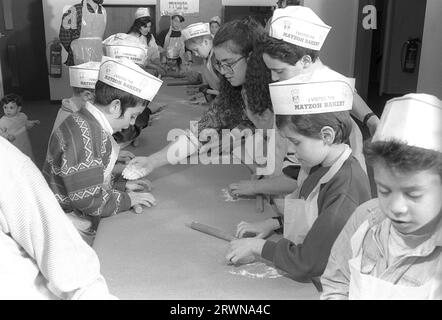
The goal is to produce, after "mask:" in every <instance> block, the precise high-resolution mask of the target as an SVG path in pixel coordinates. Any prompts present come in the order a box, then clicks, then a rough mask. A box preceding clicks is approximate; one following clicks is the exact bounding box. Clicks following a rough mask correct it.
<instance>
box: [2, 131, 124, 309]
mask: <svg viewBox="0 0 442 320" xmlns="http://www.w3.org/2000/svg"><path fill="white" fill-rule="evenodd" d="M0 153H1V155H2V156H1V157H0V167H1V168H2V169H1V170H0V180H1V181H3V182H5V181H7V183H2V184H1V187H0V188H1V192H0V252H1V255H2V257H1V263H0V283H1V286H0V300H4V299H21V300H22V299H32V300H34V299H112V298H115V297H113V296H111V295H110V294H109V291H108V288H107V285H106V281H105V280H104V278H103V276H102V275H101V274H100V264H99V261H98V257H97V255H96V254H95V252H94V251H93V250H92V248H91V247H89V246H88V245H87V244H86V243H85V242H84V241H83V240H82V239H81V237H80V236H79V235H78V233H77V231H76V230H75V228H74V227H73V226H72V223H71V222H70V221H69V220H68V219H67V217H66V216H65V214H64V213H63V211H62V209H61V208H60V205H59V204H58V202H57V200H56V199H55V197H54V194H53V193H52V191H51V190H50V189H49V188H48V185H47V183H46V181H45V180H44V178H43V176H42V175H41V173H40V171H39V170H38V169H37V167H36V166H35V165H34V164H33V163H32V161H30V159H29V158H27V157H25V156H24V155H23V154H22V153H21V152H19V151H18V150H17V148H15V147H14V146H12V145H11V144H10V143H8V142H7V141H6V140H5V139H3V138H0Z"/></svg>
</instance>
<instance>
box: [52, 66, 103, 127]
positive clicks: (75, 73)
mask: <svg viewBox="0 0 442 320" xmlns="http://www.w3.org/2000/svg"><path fill="white" fill-rule="evenodd" d="M99 69H100V62H94V61H90V62H86V63H83V64H80V65H78V66H70V67H69V82H70V85H71V87H72V91H73V94H72V97H70V98H68V99H63V100H62V102H61V103H62V104H61V108H60V110H58V113H57V117H56V118H55V122H54V127H53V129H52V132H54V131H55V129H57V128H58V127H59V126H60V124H61V123H62V122H63V121H64V120H65V119H66V118H67V117H68V116H69V115H71V114H72V113H74V112H78V111H80V109H81V108H83V107H84V106H85V105H86V102H88V101H91V102H92V101H94V95H95V83H96V82H97V80H98V70H99Z"/></svg>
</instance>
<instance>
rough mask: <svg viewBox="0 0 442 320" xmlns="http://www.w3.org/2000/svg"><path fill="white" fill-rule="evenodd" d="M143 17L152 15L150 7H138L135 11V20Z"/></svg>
mask: <svg viewBox="0 0 442 320" xmlns="http://www.w3.org/2000/svg"><path fill="white" fill-rule="evenodd" d="M143 17H150V11H149V8H138V9H137V11H135V20H137V19H139V18H143Z"/></svg>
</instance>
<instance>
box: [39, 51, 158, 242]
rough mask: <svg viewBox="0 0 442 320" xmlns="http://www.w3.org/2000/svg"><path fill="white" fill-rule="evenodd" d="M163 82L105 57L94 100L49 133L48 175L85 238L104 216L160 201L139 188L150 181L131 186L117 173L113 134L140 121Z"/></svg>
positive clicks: (56, 194) (44, 171) (137, 68)
mask: <svg viewBox="0 0 442 320" xmlns="http://www.w3.org/2000/svg"><path fill="white" fill-rule="evenodd" d="M161 83H162V82H161V80H159V79H157V78H155V77H153V76H152V75H150V74H148V73H147V72H145V71H144V70H142V69H141V68H140V67H138V66H137V65H136V64H134V63H132V62H130V61H128V60H121V61H118V60H114V59H110V58H107V57H104V58H103V61H102V63H101V66H100V70H99V76H98V81H97V83H96V85H95V101H94V104H92V103H91V102H87V103H86V106H85V107H84V108H82V109H81V110H80V111H79V112H77V113H73V114H72V115H70V116H69V117H68V118H66V119H65V120H64V121H63V122H62V123H61V124H60V126H59V127H58V128H57V129H56V130H55V131H54V133H53V134H52V135H51V137H50V141H49V147H48V153H47V156H46V161H45V164H44V166H43V174H44V176H45V178H46V180H47V181H48V183H49V186H50V187H51V189H52V190H53V192H54V193H55V196H56V198H57V200H58V201H59V203H60V204H61V206H62V208H63V209H64V210H65V212H69V213H70V216H71V217H73V221H74V223H77V225H78V227H79V229H80V231H82V232H84V233H85V236H93V234H94V232H95V228H96V227H97V223H98V220H99V218H100V217H107V216H111V215H114V214H117V213H119V212H122V211H126V210H129V208H131V207H135V206H137V205H144V206H147V207H150V206H151V205H153V204H154V203H155V199H154V197H153V196H152V195H151V194H150V193H136V192H134V191H136V190H140V189H143V188H144V187H147V186H148V185H147V184H146V183H145V182H142V181H135V182H134V183H128V184H127V185H126V183H125V181H120V180H121V179H120V180H118V179H117V178H116V177H113V175H112V170H113V167H114V165H115V162H116V160H117V157H118V152H119V146H118V144H117V143H116V142H115V140H114V139H113V137H112V134H114V133H115V132H118V131H120V130H122V129H125V128H128V127H129V126H130V125H133V124H134V123H135V119H136V118H137V116H138V115H139V114H140V113H141V112H143V110H144V108H145V107H146V105H147V104H148V103H149V101H150V100H152V99H153V98H154V96H155V94H156V93H157V92H158V90H159V88H160V86H161ZM92 220H93V222H94V224H93V225H92ZM91 226H92V228H93V230H90V228H91Z"/></svg>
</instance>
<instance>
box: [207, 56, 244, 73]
mask: <svg viewBox="0 0 442 320" xmlns="http://www.w3.org/2000/svg"><path fill="white" fill-rule="evenodd" d="M243 58H245V57H244V56H241V57H239V59H237V60H235V61H233V62H232V63H221V62H219V61H218V60H216V61H215V64H214V66H215V68H216V70H218V71H219V72H221V73H222V71H223V70H224V72H225V73H233V67H234V66H235V65H236V64H237V63H238V62H239V61H240V60H241V59H243Z"/></svg>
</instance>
